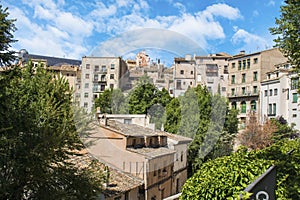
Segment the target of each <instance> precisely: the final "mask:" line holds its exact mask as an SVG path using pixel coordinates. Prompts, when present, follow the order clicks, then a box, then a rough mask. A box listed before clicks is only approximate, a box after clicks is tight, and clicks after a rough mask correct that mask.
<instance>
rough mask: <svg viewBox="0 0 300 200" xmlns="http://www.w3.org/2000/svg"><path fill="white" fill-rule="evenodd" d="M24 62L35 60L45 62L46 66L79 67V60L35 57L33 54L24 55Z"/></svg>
mask: <svg viewBox="0 0 300 200" xmlns="http://www.w3.org/2000/svg"><path fill="white" fill-rule="evenodd" d="M23 56H24V57H23V58H24V59H25V60H29V59H36V60H47V63H48V66H60V65H66V64H67V65H77V66H80V65H81V60H75V59H68V58H58V57H50V56H43V55H35V54H24V55H23Z"/></svg>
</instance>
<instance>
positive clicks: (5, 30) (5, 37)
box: [0, 5, 16, 67]
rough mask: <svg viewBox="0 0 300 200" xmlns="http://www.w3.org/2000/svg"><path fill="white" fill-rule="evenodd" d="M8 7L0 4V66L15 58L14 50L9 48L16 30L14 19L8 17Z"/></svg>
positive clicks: (9, 62) (8, 63)
mask: <svg viewBox="0 0 300 200" xmlns="http://www.w3.org/2000/svg"><path fill="white" fill-rule="evenodd" d="M8 16H9V13H8V8H3V7H2V5H0V23H1V26H0V67H3V66H6V65H10V64H11V62H12V61H14V59H15V56H14V54H15V52H14V51H12V50H10V49H9V48H10V47H11V43H14V42H16V40H14V36H13V32H14V31H16V27H15V25H14V22H15V21H16V20H15V19H8Z"/></svg>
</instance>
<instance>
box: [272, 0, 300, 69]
mask: <svg viewBox="0 0 300 200" xmlns="http://www.w3.org/2000/svg"><path fill="white" fill-rule="evenodd" d="M284 3H285V4H283V5H282V6H281V10H280V11H281V16H280V18H279V19H278V18H277V19H276V21H275V23H276V25H277V26H276V27H274V28H270V31H271V33H272V34H273V35H278V37H277V38H276V39H275V40H274V42H275V43H276V46H277V47H279V48H280V50H281V51H283V53H284V54H285V56H287V57H288V58H289V59H290V62H291V64H293V65H294V66H295V67H296V68H297V72H298V73H299V72H300V32H299V30H300V20H299V19H300V13H299V10H300V1H298V0H285V1H284Z"/></svg>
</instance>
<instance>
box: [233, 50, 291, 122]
mask: <svg viewBox="0 0 300 200" xmlns="http://www.w3.org/2000/svg"><path fill="white" fill-rule="evenodd" d="M286 60H287V59H286V58H285V57H284V56H283V54H282V53H281V52H280V51H279V49H277V48H273V49H269V50H265V51H261V52H257V53H252V54H245V52H243V51H242V52H240V54H238V55H235V56H233V57H232V58H230V59H229V62H228V72H229V82H228V98H229V101H230V105H231V107H236V108H237V109H239V110H240V113H239V115H238V118H239V120H240V128H243V127H244V126H245V122H246V116H247V114H248V113H249V112H250V111H255V112H256V113H257V117H258V118H259V120H261V119H260V116H261V113H260V109H259V108H260V100H259V95H260V91H261V90H260V82H261V81H262V80H264V79H266V78H267V72H269V71H271V70H273V69H274V65H276V64H279V63H283V62H285V61H286Z"/></svg>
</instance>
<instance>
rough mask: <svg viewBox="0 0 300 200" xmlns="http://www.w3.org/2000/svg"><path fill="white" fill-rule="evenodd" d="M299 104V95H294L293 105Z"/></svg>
mask: <svg viewBox="0 0 300 200" xmlns="http://www.w3.org/2000/svg"><path fill="white" fill-rule="evenodd" d="M297 102H298V93H293V103H297Z"/></svg>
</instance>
